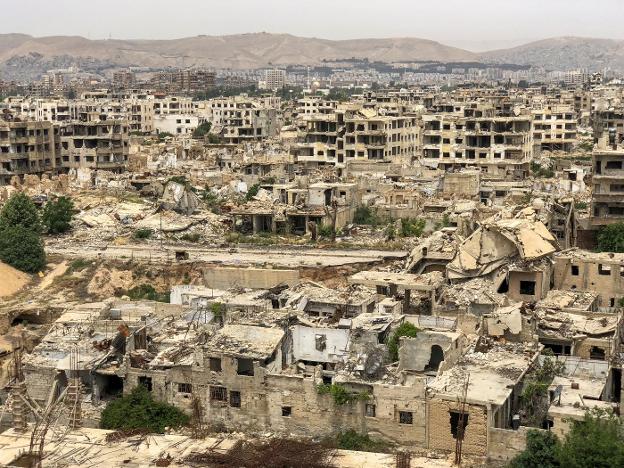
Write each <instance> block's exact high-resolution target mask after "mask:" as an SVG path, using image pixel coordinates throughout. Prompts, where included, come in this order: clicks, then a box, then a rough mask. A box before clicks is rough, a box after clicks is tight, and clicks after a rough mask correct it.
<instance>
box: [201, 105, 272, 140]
mask: <svg viewBox="0 0 624 468" xmlns="http://www.w3.org/2000/svg"><path fill="white" fill-rule="evenodd" d="M280 105H281V100H280V98H276V97H263V98H250V97H247V96H244V95H242V96H235V97H228V98H219V99H210V100H208V101H205V102H204V103H203V108H198V110H197V112H198V113H199V114H200V115H201V116H202V117H203V118H204V120H206V121H208V122H210V123H212V128H213V129H214V130H215V131H217V133H219V134H220V136H221V137H222V138H223V139H224V140H225V141H226V142H227V143H232V144H237V143H243V142H245V141H254V140H263V139H266V138H272V137H275V136H277V135H278V134H279V131H280V128H281V125H282V119H281V110H280Z"/></svg>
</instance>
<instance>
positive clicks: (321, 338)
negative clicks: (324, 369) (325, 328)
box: [314, 335, 327, 351]
mask: <svg viewBox="0 0 624 468" xmlns="http://www.w3.org/2000/svg"><path fill="white" fill-rule="evenodd" d="M314 346H315V348H316V350H317V351H325V348H327V336H325V335H314Z"/></svg>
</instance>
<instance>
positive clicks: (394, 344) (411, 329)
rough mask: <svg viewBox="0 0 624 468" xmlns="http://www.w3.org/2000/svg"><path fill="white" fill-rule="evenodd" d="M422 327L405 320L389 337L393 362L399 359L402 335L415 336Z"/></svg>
mask: <svg viewBox="0 0 624 468" xmlns="http://www.w3.org/2000/svg"><path fill="white" fill-rule="evenodd" d="M419 331H420V328H418V327H417V326H415V325H414V324H412V323H410V322H403V323H402V324H401V325H400V326H399V327H398V328H397V329H396V330H395V331H394V333H393V334H392V336H391V337H390V338H389V339H388V343H387V345H388V353H389V354H390V359H391V360H392V362H396V361H398V360H399V339H400V338H401V337H402V336H407V337H410V338H414V337H415V336H416V335H418V332H419Z"/></svg>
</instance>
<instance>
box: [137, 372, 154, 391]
mask: <svg viewBox="0 0 624 468" xmlns="http://www.w3.org/2000/svg"><path fill="white" fill-rule="evenodd" d="M139 385H143V386H144V387H145V388H147V391H148V392H151V391H152V378H151V377H146V376H144V375H142V376H141V377H139Z"/></svg>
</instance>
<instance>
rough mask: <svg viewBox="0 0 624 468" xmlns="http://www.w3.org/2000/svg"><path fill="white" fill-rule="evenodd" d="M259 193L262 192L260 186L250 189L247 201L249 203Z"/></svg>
mask: <svg viewBox="0 0 624 468" xmlns="http://www.w3.org/2000/svg"><path fill="white" fill-rule="evenodd" d="M259 191H260V184H253V185H252V186H251V187H249V190H247V193H246V194H245V200H247V201H249V200H251V199H252V198H253V197H255V196H256V195H258V192H259Z"/></svg>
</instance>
